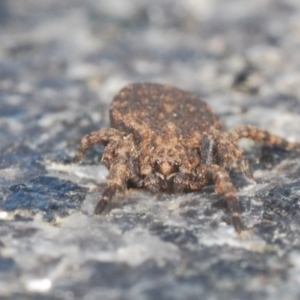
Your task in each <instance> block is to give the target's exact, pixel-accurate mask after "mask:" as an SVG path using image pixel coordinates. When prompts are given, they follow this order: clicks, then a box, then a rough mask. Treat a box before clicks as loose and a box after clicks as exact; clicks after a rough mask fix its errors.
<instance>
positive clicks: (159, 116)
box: [75, 83, 300, 232]
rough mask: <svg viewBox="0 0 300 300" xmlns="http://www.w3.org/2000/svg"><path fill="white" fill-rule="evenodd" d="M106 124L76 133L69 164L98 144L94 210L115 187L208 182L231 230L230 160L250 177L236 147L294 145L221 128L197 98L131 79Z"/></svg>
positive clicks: (170, 187)
mask: <svg viewBox="0 0 300 300" xmlns="http://www.w3.org/2000/svg"><path fill="white" fill-rule="evenodd" d="M110 120H111V128H103V129H101V130H99V131H96V132H92V133H90V134H88V135H86V136H84V137H83V139H82V141H81V148H80V150H79V151H78V153H77V155H76V157H75V161H79V160H81V159H82V158H83V156H84V154H85V152H86V150H87V149H88V148H89V147H91V146H93V145H96V144H103V145H104V146H105V151H104V153H103V157H102V160H101V161H102V163H103V164H104V165H105V166H106V167H107V168H108V169H109V171H110V174H109V177H108V183H107V187H106V189H105V190H104V192H103V195H102V198H101V200H100V201H99V202H98V204H97V206H96V208H95V214H100V213H102V212H103V210H104V208H105V207H106V205H107V204H108V203H109V202H110V201H111V199H112V197H113V196H114V195H115V193H116V192H117V191H122V190H124V189H125V188H127V187H128V185H130V186H136V187H144V188H147V189H148V190H150V191H152V192H158V191H160V190H163V191H169V192H174V193H180V192H190V191H196V190H200V189H202V188H203V187H204V186H206V185H208V184H210V183H214V185H215V190H216V193H218V194H219V195H221V196H222V197H223V199H224V200H225V201H226V203H227V206H228V210H229V212H230V214H231V217H232V222H233V225H234V228H235V230H236V231H237V232H241V231H242V230H243V229H245V228H244V226H243V223H242V220H241V214H240V207H239V201H238V197H237V192H236V189H235V188H234V186H233V184H232V183H231V181H230V177H229V174H228V172H229V170H230V169H231V167H232V165H233V164H234V163H236V164H237V165H238V167H239V169H240V170H241V172H242V173H243V174H244V175H245V176H246V177H247V178H249V179H252V174H251V172H250V171H249V166H248V161H247V160H246V159H245V157H244V154H243V151H242V149H241V148H240V147H239V146H238V141H239V140H240V139H241V138H249V139H252V140H255V141H258V142H263V143H266V144H269V145H276V146H280V147H283V148H285V149H287V150H294V149H300V144H298V143H290V142H287V141H286V140H284V139H282V138H280V137H277V136H274V135H272V134H270V133H268V132H267V131H265V130H261V129H258V128H255V127H252V126H241V127H239V128H237V129H236V130H234V131H233V132H224V131H223V130H222V125H221V122H220V120H219V119H218V117H217V116H216V115H215V114H214V112H213V111H212V110H211V108H210V107H209V106H208V105H207V104H206V103H205V102H203V101H202V100H201V99H199V98H198V97H197V96H196V95H194V94H191V93H188V92H185V91H182V90H179V89H177V88H174V87H171V86H166V85H160V84H153V83H135V84H131V85H128V86H126V87H125V88H123V89H122V90H121V91H120V92H119V93H118V94H117V95H116V96H115V98H114V100H113V102H112V105H111V109H110Z"/></svg>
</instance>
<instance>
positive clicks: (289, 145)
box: [233, 125, 300, 151]
mask: <svg viewBox="0 0 300 300" xmlns="http://www.w3.org/2000/svg"><path fill="white" fill-rule="evenodd" d="M233 135H235V138H236V139H241V138H248V139H251V140H254V141H257V142H262V143H265V144H268V145H271V146H279V147H282V148H284V149H286V150H297V151H300V143H293V142H289V141H287V140H285V139H283V138H281V137H278V136H276V135H273V134H271V133H269V132H268V131H266V130H262V129H259V128H257V127H254V126H250V125H245V126H240V127H238V128H236V129H235V130H234V131H233Z"/></svg>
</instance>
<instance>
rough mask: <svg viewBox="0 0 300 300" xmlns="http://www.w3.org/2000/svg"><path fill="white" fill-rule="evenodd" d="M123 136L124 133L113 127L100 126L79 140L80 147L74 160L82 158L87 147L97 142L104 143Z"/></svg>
mask: <svg viewBox="0 0 300 300" xmlns="http://www.w3.org/2000/svg"><path fill="white" fill-rule="evenodd" d="M124 136H125V133H123V132H121V131H119V130H117V129H114V128H102V129H100V130H99V131H94V132H91V133H89V134H87V135H85V136H84V137H83V138H82V140H81V147H80V149H79V151H78V152H77V154H76V156H75V158H74V162H78V161H80V160H82V159H83V157H84V155H85V152H86V151H87V149H88V148H90V147H92V146H95V145H99V144H100V145H101V144H102V145H106V144H107V143H108V142H109V141H111V142H112V141H119V140H120V139H121V138H122V137H124Z"/></svg>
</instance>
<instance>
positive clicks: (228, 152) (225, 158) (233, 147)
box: [200, 130, 254, 182]
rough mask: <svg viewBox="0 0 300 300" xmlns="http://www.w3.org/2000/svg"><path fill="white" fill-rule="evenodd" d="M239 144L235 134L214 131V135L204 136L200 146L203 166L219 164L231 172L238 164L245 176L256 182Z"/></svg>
mask: <svg viewBox="0 0 300 300" xmlns="http://www.w3.org/2000/svg"><path fill="white" fill-rule="evenodd" d="M237 142H238V139H237V138H236V136H234V135H233V134H231V133H226V132H222V133H220V132H219V131H216V130H214V131H213V135H208V136H204V137H203V138H202V141H201V145H200V153H201V160H202V162H201V164H202V165H208V166H209V165H211V164H218V165H219V166H220V167H222V168H223V169H225V170H227V171H229V170H230V169H231V168H232V165H233V164H234V163H235V162H236V163H237V164H238V166H239V168H240V170H241V172H242V173H243V174H244V176H245V177H246V178H247V179H248V180H249V181H251V182H254V179H253V175H252V172H251V170H250V168H249V163H248V161H247V159H246V158H245V157H244V152H243V150H242V149H241V148H240V147H239V146H238V144H237Z"/></svg>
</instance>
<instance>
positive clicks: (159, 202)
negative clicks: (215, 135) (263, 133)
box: [0, 0, 300, 300]
mask: <svg viewBox="0 0 300 300" xmlns="http://www.w3.org/2000/svg"><path fill="white" fill-rule="evenodd" d="M200 2H201V3H200ZM0 24H1V27H0V36H1V45H0V204H1V211H0V219H1V220H0V297H1V299H86V300H87V299H157V300H159V299H200V298H201V299H262V298H264V299H282V298H283V297H284V298H285V299H299V297H300V289H299V282H300V279H299V278H300V277H299V276H300V250H299V249H300V238H299V236H300V230H299V228H300V226H299V225H300V224H299V214H300V213H299V211H300V210H299V195H300V181H299V175H300V163H299V157H298V156H297V154H296V153H288V152H285V151H283V150H281V149H278V148H271V147H266V146H261V145H254V144H252V143H250V142H243V143H242V144H243V146H244V148H245V149H246V153H247V157H248V158H249V160H250V163H251V166H252V169H253V170H254V175H255V179H256V180H257V185H256V186H248V185H247V184H246V182H245V181H244V180H243V178H241V176H240V174H238V173H237V172H235V171H233V172H232V178H233V182H234V184H235V185H236V187H238V188H239V196H240V198H241V201H242V207H243V212H244V213H243V219H244V221H245V223H246V224H247V225H248V226H251V227H253V236H252V237H250V238H249V239H246V240H241V239H239V238H238V237H237V236H236V234H235V232H234V230H233V228H232V226H230V225H228V224H227V222H228V220H229V219H228V215H227V213H226V209H225V208H224V206H223V205H222V202H221V201H220V198H219V197H218V196H217V195H215V194H214V189H213V187H207V188H205V189H204V190H203V191H202V192H197V193H191V194H188V195H181V196H175V195H165V194H159V195H156V196H153V195H151V194H149V193H148V192H146V191H143V190H130V191H129V192H128V193H127V194H126V195H125V196H123V197H122V196H120V197H119V198H118V199H116V201H114V202H113V203H112V206H111V208H112V209H111V212H110V213H108V214H106V215H104V216H100V217H99V216H94V215H93V214H92V211H93V208H94V206H95V204H96V202H97V201H98V200H99V197H100V195H101V192H102V191H103V186H104V184H105V180H106V179H105V178H106V176H107V170H106V169H105V168H104V167H103V166H100V165H99V164H98V161H99V159H100V158H101V154H102V151H103V149H102V148H101V147H95V148H94V149H91V150H90V151H89V152H88V155H87V157H86V159H85V160H84V161H83V163H82V164H81V165H72V164H71V163H70V162H71V159H72V157H73V156H74V154H75V152H76V150H77V149H78V146H79V141H80V139H81V137H82V136H83V135H84V134H86V133H88V132H90V131H92V130H96V129H98V128H100V127H103V126H107V125H108V107H109V104H110V102H111V99H112V97H113V95H114V94H116V93H117V92H118V91H119V90H120V89H121V88H122V87H123V86H124V85H125V84H127V83H130V82H141V81H150V82H158V83H165V84H171V85H174V86H177V87H179V88H182V89H185V90H189V91H191V92H195V93H197V94H198V95H200V96H201V97H202V98H203V99H205V100H206V101H207V102H208V103H209V104H210V105H211V107H213V109H214V110H215V111H216V112H217V113H218V115H219V116H220V117H221V118H222V120H223V121H224V123H225V124H226V125H227V127H228V128H234V127H235V126H237V125H240V124H253V125H257V126H260V127H262V128H265V129H268V130H270V131H271V132H273V133H275V134H278V135H280V136H283V137H286V138H288V139H290V140H298V141H300V131H299V126H298V124H299V122H300V117H299V111H300V103H299V102H300V100H299V97H300V75H299V68H300V65H299V46H300V44H299V43H300V5H299V1H298V0H288V1H276V0H273V1H272V0H263V1H262V0H253V1H247V2H246V1H239V0H229V1H222V0H204V1H192V0H188V1H183V0H182V1H180V0H172V1H171V0H170V1H168V0H167V1H159V0H154V1H151V3H150V2H149V1H138V0H130V1H129V0H110V1H104V0H103V1H102V0H101V1H92V0H90V1H85V2H84V4H83V2H82V1H79V0H72V1H70V0H65V1H58V0H54V1H53V0H51V1H50V0H45V1H37V0H29V1H21V0H10V1H5V0H0Z"/></svg>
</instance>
